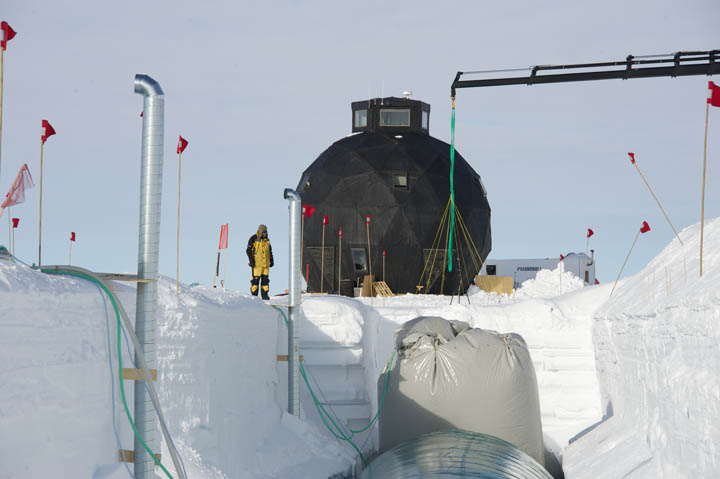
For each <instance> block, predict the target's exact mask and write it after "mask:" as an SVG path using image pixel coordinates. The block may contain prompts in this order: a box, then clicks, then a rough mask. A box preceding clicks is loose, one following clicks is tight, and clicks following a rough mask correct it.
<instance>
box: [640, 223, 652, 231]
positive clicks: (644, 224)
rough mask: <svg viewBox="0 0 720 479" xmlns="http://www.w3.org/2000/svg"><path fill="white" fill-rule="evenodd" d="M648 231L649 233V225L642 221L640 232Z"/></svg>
mask: <svg viewBox="0 0 720 479" xmlns="http://www.w3.org/2000/svg"><path fill="white" fill-rule="evenodd" d="M648 231H650V225H649V224H648V223H647V221H643V224H642V226H641V227H640V232H641V233H647V232H648Z"/></svg>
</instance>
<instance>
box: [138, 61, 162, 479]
mask: <svg viewBox="0 0 720 479" xmlns="http://www.w3.org/2000/svg"><path fill="white" fill-rule="evenodd" d="M135 93H138V94H140V95H143V96H144V99H143V123H142V153H141V166H140V232H139V237H138V279H139V280H140V281H139V282H138V285H137V299H136V303H135V305H136V306H135V308H136V309H135V311H136V312H135V333H136V335H137V338H138V340H139V342H140V344H141V345H142V348H143V352H144V355H145V360H146V362H147V365H148V367H149V368H151V369H157V346H156V341H155V329H156V319H155V312H156V310H157V277H158V262H159V258H160V209H161V200H162V173H163V146H164V139H165V96H164V94H163V91H162V88H160V85H159V84H158V82H156V81H155V80H153V79H152V78H150V77H149V76H147V75H135ZM135 423H136V424H137V428H138V432H139V433H140V436H141V437H143V438H145V441H146V442H147V444H148V445H149V446H150V448H151V449H152V450H153V451H154V452H155V451H156V452H158V453H159V452H160V450H159V447H160V441H159V438H158V435H157V429H158V425H157V419H156V417H155V414H154V412H153V406H152V402H151V399H150V396H149V395H148V393H147V391H146V389H145V388H142V387H136V388H135ZM154 466H155V464H154V461H153V459H152V458H151V457H150V455H149V454H148V453H147V452H146V451H145V449H144V448H143V447H142V444H141V443H140V442H139V441H138V440H137V438H136V439H135V467H134V470H135V471H134V472H135V474H134V475H135V478H136V479H150V478H152V477H155V476H154Z"/></svg>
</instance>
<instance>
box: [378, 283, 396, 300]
mask: <svg viewBox="0 0 720 479" xmlns="http://www.w3.org/2000/svg"><path fill="white" fill-rule="evenodd" d="M373 290H374V292H375V295H376V296H395V295H394V294H393V292H392V291H391V290H390V287H389V286H388V285H387V283H386V282H385V281H375V282H374V283H373Z"/></svg>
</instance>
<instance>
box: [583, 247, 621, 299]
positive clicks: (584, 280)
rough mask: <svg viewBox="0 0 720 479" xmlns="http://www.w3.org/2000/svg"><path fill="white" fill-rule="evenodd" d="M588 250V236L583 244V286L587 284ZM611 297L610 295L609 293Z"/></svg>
mask: <svg viewBox="0 0 720 479" xmlns="http://www.w3.org/2000/svg"><path fill="white" fill-rule="evenodd" d="M589 249H590V236H588V237H587V242H586V243H585V259H584V260H583V284H585V283H589V282H590V281H588V277H587V261H588V250H589ZM613 289H614V287H613ZM610 295H611V296H612V293H610Z"/></svg>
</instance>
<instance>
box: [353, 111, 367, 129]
mask: <svg viewBox="0 0 720 479" xmlns="http://www.w3.org/2000/svg"><path fill="white" fill-rule="evenodd" d="M366 126H367V110H355V128H364V127H366Z"/></svg>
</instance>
